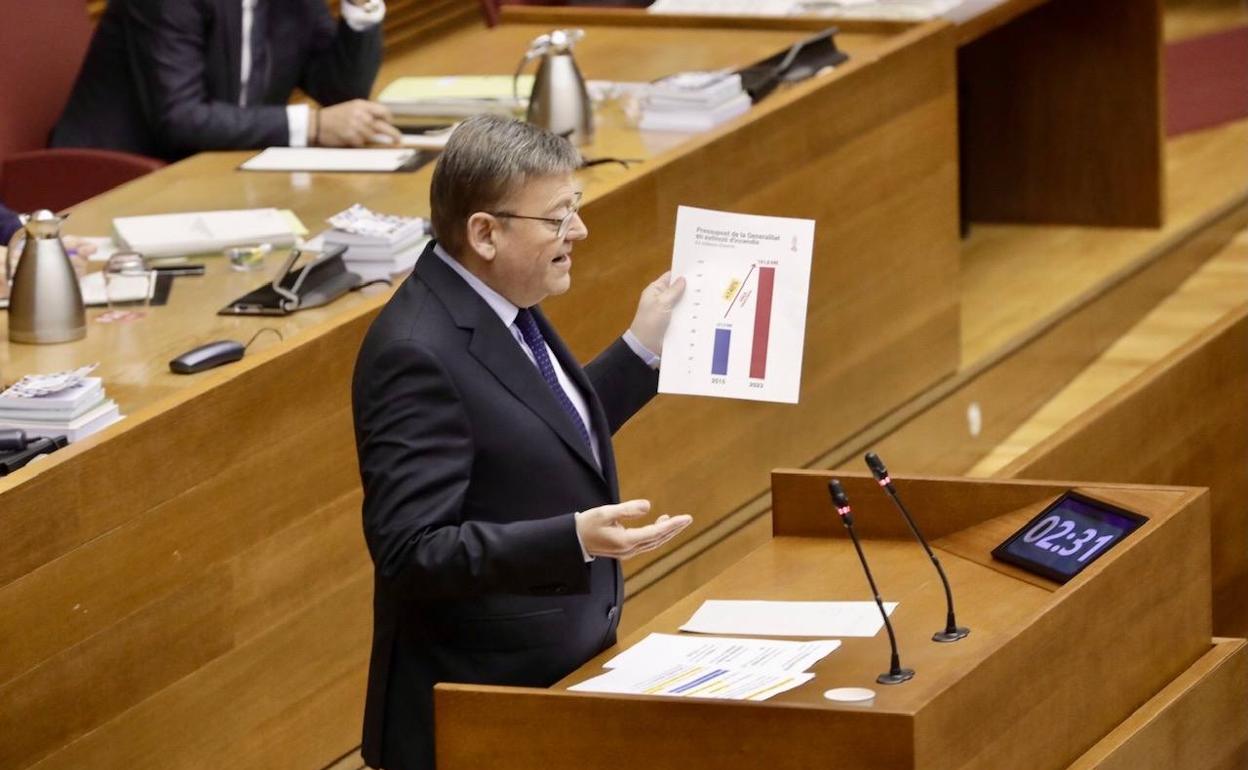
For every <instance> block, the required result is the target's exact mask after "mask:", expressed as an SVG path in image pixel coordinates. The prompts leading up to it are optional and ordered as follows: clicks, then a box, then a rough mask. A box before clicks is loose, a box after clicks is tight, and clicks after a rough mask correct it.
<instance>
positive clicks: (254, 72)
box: [51, 0, 400, 160]
mask: <svg viewBox="0 0 1248 770" xmlns="http://www.w3.org/2000/svg"><path fill="white" fill-rule="evenodd" d="M384 16H385V4H384V2H383V1H382V0H342V19H341V21H339V22H338V24H337V25H336V26H335V24H334V21H333V18H332V17H331V16H330V14H329V9H328V8H327V7H326V3H325V0H109V3H108V6H107V8H106V10H105V11H104V16H103V18H102V19H101V20H100V25H99V27H98V28H97V29H96V31H95V36H94V37H93V38H92V40H91V47H90V49H89V50H88V52H87V56H86V60H85V61H84V62H83V65H82V70H81V72H79V73H78V81H77V82H76V83H75V85H74V90H73V92H72V94H71V95H70V98H69V103H68V104H67V105H66V107H65V112H64V113H63V114H62V115H61V119H60V121H59V122H58V123H57V125H56V127H55V128H54V129H53V131H52V139H51V144H52V146H53V147H96V148H102V149H111V150H124V151H128V152H135V153H139V154H141V155H150V156H154V157H159V158H164V159H166V160H177V159H179V158H183V157H185V156H187V155H191V154H193V153H196V152H199V151H202V150H238V149H252V148H261V147H270V146H283V145H289V146H292V147H304V146H308V145H321V146H325V147H342V146H351V147H358V146H360V145H363V144H365V143H367V142H370V141H378V140H379V141H398V140H399V138H400V135H399V132H398V131H397V130H395V128H394V127H393V126H391V125H390V122H391V117H390V113H389V111H388V110H386V108H385V107H382V106H381V105H380V104H376V103H374V102H369V101H365V100H366V99H367V98H368V95H369V92H370V91H371V89H372V86H373V80H374V78H376V76H377V70H378V68H379V67H380V66H381V20H382V18H383V17H384ZM296 88H299V89H302V90H303V91H304V92H305V93H307V94H308V95H309V96H311V97H312V98H313V99H315V100H316V101H317V102H319V103H320V104H321V105H324V106H322V107H321V108H319V109H318V108H315V107H310V106H308V105H306V104H297V105H288V104H287V101H288V100H289V99H290V96H291V94H292V93H293V92H294V90H295V89H296Z"/></svg>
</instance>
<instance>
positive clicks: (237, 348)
mask: <svg viewBox="0 0 1248 770" xmlns="http://www.w3.org/2000/svg"><path fill="white" fill-rule="evenodd" d="M244 349H245V348H244V347H243V344H242V343H241V342H235V341H234V340H217V341H216V342H209V343H208V344H206V345H200V346H199V347H197V348H191V349H190V350H188V351H186V352H185V353H183V354H182V355H180V356H178V357H177V358H175V359H173V360H172V361H170V362H169V369H170V371H172V372H173V373H174V374H196V373H197V372H202V371H206V370H208V369H212V368H215V367H218V366H221V365H222V364H232V363H234V362H235V361H237V360H239V359H240V358H242V357H243V351H244Z"/></svg>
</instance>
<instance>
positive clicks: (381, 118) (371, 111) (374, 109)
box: [313, 99, 403, 147]
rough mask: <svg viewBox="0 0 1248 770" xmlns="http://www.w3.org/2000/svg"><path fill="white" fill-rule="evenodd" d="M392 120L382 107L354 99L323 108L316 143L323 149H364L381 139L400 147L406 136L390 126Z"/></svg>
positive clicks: (386, 110)
mask: <svg viewBox="0 0 1248 770" xmlns="http://www.w3.org/2000/svg"><path fill="white" fill-rule="evenodd" d="M393 120H394V118H393V116H391V115H390V110H388V109H386V108H385V107H383V106H382V105H380V104H378V103H376V102H370V101H367V100H364V99H352V100H351V101H349V102H343V103H342V104H335V105H334V106H332V107H322V108H321V111H320V113H319V115H318V117H317V128H316V132H315V136H314V137H313V140H314V143H315V144H317V145H319V146H321V147H363V146H364V145H366V144H370V143H373V142H375V141H378V140H379V139H380V140H383V141H384V140H389V142H390V143H391V144H396V145H397V144H398V143H399V142H400V141H401V140H402V139H403V135H402V134H401V133H399V130H398V129H397V128H395V127H394V126H392V125H391V123H392V122H393Z"/></svg>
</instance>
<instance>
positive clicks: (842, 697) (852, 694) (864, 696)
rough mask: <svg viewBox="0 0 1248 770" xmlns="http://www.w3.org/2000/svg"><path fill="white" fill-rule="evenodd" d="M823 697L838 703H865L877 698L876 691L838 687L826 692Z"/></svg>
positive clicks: (863, 688)
mask: <svg viewBox="0 0 1248 770" xmlns="http://www.w3.org/2000/svg"><path fill="white" fill-rule="evenodd" d="M823 697H825V698H827V699H828V700H834V701H836V702H838V703H863V702H865V701H869V700H873V699H874V698H875V690H868V689H867V688H865V687H837V688H835V689H832V690H828V691H827V692H825V693H824V694H823Z"/></svg>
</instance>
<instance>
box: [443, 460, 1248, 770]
mask: <svg viewBox="0 0 1248 770" xmlns="http://www.w3.org/2000/svg"><path fill="white" fill-rule="evenodd" d="M839 477H840V478H841V480H842V482H843V484H844V486H845V489H846V492H847V493H848V495H849V498H850V501H851V503H852V504H853V506H854V510H855V519H856V523H857V529H858V531H859V534H860V536H861V537H862V538H863V542H864V549H865V551H866V553H867V558H868V559H869V560H870V562H871V566H872V570H873V572H874V573H875V577H876V581H877V583H878V584H879V587H880V591H881V593H882V595H883V597H884V598H885V599H886V600H893V601H898V602H899V603H900V604H899V606H898V608H897V609H896V611H895V612H894V614H893V616H892V618H893V624H894V627H895V628H896V632H897V637H898V642H899V645H900V649H901V658H902V663H903V665H905V666H908V667H911V668H914V669H915V671H916V675H915V677H914V679H912V680H911V681H909V682H907V683H904V684H901V685H894V686H886V685H879V684H876V682H875V677H876V675H877V674H879V673H880V672H882V671H884V670H887V668H888V657H889V651H888V643H887V637H886V635H885V634H883V633H882V632H881V633H880V634H877V635H876V636H875V637H873V638H868V639H861V638H858V639H844V640H842V641H843V644H842V646H841V647H840V648H839V649H838V650H836V651H835V652H833V653H832V654H831V655H829V656H828V657H827V658H824V659H823V660H822V661H820V662H819V663H818V664H816V665H815V666H814V668H813V669H811V670H812V671H813V672H814V673H815V675H816V676H815V679H814V680H813V681H811V682H809V683H807V684H806V685H803V686H802V687H799V688H797V689H795V690H791V691H789V692H786V693H782V694H780V695H777V696H775V697H773V698H772V699H770V700H768V701H765V702H760V703H753V702H725V701H715V700H696V699H681V698H662V697H651V696H616V695H600V694H590V693H574V692H568V691H567V690H566V689H565V688H566V687H568V686H570V685H572V684H575V683H576V682H579V681H582V680H584V679H587V678H590V677H591V676H595V675H597V674H598V673H601V671H602V669H601V664H602V663H603V662H604V661H605V660H607V659H608V658H609V657H611V656H613V655H615V654H616V653H618V652H619V651H620V649H623V648H624V647H627V646H630V645H631V644H633V643H635V642H636V641H638V640H640V639H641V638H643V637H644V636H645V635H646V634H647V633H650V632H652V631H659V632H675V631H676V629H677V627H678V626H679V625H680V624H681V623H683V622H684V621H685V620H687V619H688V618H689V616H690V615H691V614H692V613H693V611H694V610H695V609H696V608H697V607H698V606H699V605H700V604H701V602H702V601H704V600H706V599H711V598H715V599H785V600H862V599H870V592H869V589H868V587H867V583H866V580H865V578H864V577H863V575H862V571H861V568H860V567H859V565H858V563H857V557H856V556H855V554H854V551H853V548H852V546H851V544H850V543H849V541H848V540H847V538H846V537H845V534H844V530H843V528H842V527H841V525H840V523H839V521H838V520H837V518H836V515H835V512H834V511H833V509H832V507H831V505H830V502H829V500H828V494H827V480H828V479H829V478H831V474H829V473H825V472H816V471H777V472H775V473H773V475H772V495H773V501H774V520H773V530H772V531H773V538H772V540H771V541H770V542H768V543H767V544H766V545H764V546H763V547H761V548H759V549H758V550H756V551H754V552H753V553H751V554H750V555H749V556H747V557H746V558H744V559H742V560H741V561H740V562H738V563H736V564H735V565H733V566H732V567H730V568H729V569H728V570H727V571H725V572H724V573H723V574H721V575H719V576H718V577H716V578H714V579H712V580H710V581H709V582H707V583H706V585H705V586H703V587H702V588H700V589H699V590H697V591H695V592H693V593H692V594H690V595H689V596H687V597H686V598H684V599H683V600H681V601H680V602H678V603H677V604H676V605H674V606H673V607H671V608H670V609H669V610H667V611H666V612H664V613H662V614H661V615H659V616H658V617H656V618H655V619H654V620H653V621H652V622H651V623H649V624H648V625H647V626H645V627H644V628H642V629H640V630H639V631H638V632H637V633H636V634H635V635H633V636H632V637H630V638H629V639H625V640H622V643H621V645H620V646H619V647H616V648H612V649H610V650H607V651H606V652H604V653H603V654H602V655H601V656H599V657H598V658H596V659H594V660H591V661H590V662H589V663H587V664H586V665H585V666H583V667H581V668H580V669H579V670H577V671H576V672H574V673H573V674H572V675H571V676H569V677H568V678H566V679H565V680H564V681H562V682H560V683H558V684H557V685H556V686H555V687H553V688H551V689H549V690H543V689H526V688H508V687H487V686H470V685H457V684H445V685H439V686H438V687H437V689H436V693H435V702H436V709H437V710H436V718H435V721H436V727H437V746H438V767H439V768H440V770H461V768H464V769H466V768H479V767H487V766H488V767H491V768H495V769H496V770H503V769H508V770H510V769H519V768H534V769H540V770H560V769H561V768H577V769H578V770H580V769H581V768H585V767H641V768H645V770H663V769H666V768H672V769H673V770H675V769H676V768H681V769H682V770H684V769H687V768H696V767H708V768H709V767H714V768H717V769H723V768H733V769H735V768H740V769H741V770H746V768H749V769H751V770H755V769H757V768H767V770H779V769H780V768H812V767H836V768H838V769H843V770H849V769H851V768H852V769H858V768H861V769H862V770H867V769H868V768H870V769H872V770H880V769H881V768H923V769H924V770H927V769H932V770H935V769H938V768H939V769H943V768H985V769H988V768H991V769H992V770H1002V769H1003V768H1027V769H1028V770H1043V769H1044V768H1063V767H1068V766H1071V765H1072V763H1073V764H1074V765H1075V766H1078V767H1123V768H1126V767H1130V768H1133V769H1134V770H1140V769H1141V768H1145V769H1147V768H1153V767H1155V768H1158V769H1159V770H1160V768H1174V767H1183V768H1185V769H1187V770H1191V769H1192V768H1232V767H1244V766H1245V765H1246V764H1248V699H1245V698H1244V693H1245V692H1248V652H1245V642H1244V641H1243V640H1238V639H1235V640H1213V639H1211V630H1210V629H1211V589H1210V572H1209V563H1210V556H1209V510H1208V494H1207V492H1206V490H1204V489H1196V488H1184V487H1164V488H1163V487H1145V486H1129V485H1108V484H1107V485H1097V486H1080V487H1078V488H1077V489H1078V491H1080V492H1082V493H1084V494H1085V495H1088V496H1090V497H1093V498H1097V499H1099V500H1103V501H1105V502H1107V503H1111V504H1113V505H1116V506H1118V507H1121V508H1126V509H1128V510H1133V511H1136V512H1138V513H1141V514H1143V515H1144V516H1146V517H1148V519H1149V521H1148V522H1147V523H1146V524H1145V525H1144V526H1143V527H1141V528H1140V529H1139V530H1137V531H1136V532H1135V533H1133V534H1131V535H1130V536H1128V537H1126V538H1125V539H1124V540H1122V541H1121V542H1119V543H1118V544H1117V545H1116V546H1115V547H1114V548H1113V549H1112V550H1110V551H1108V552H1106V553H1105V554H1103V555H1102V556H1101V557H1100V558H1099V559H1098V560H1097V561H1095V562H1094V563H1093V564H1092V565H1091V566H1089V567H1088V568H1086V569H1084V570H1083V572H1082V573H1080V574H1079V575H1077V576H1076V577H1075V578H1074V579H1072V580H1071V581H1070V582H1068V583H1066V584H1065V585H1058V584H1057V583H1053V582H1050V581H1048V580H1045V579H1043V578H1039V577H1036V576H1033V575H1031V574H1030V573H1027V572H1024V571H1022V570H1020V569H1016V568H1014V567H1012V566H1009V565H1006V564H1003V563H1001V562H996V561H994V560H993V559H992V558H991V556H990V552H991V550H992V548H993V547H994V546H995V545H997V544H998V543H1000V542H1001V541H1002V540H1004V539H1005V538H1006V537H1008V536H1009V535H1010V534H1011V533H1013V532H1015V531H1016V530H1017V529H1019V528H1020V527H1021V526H1022V525H1023V524H1024V523H1026V522H1027V521H1028V520H1029V519H1030V518H1031V517H1032V516H1034V515H1035V514H1037V513H1038V512H1040V511H1041V510H1042V509H1043V508H1044V507H1045V506H1047V505H1048V504H1049V503H1051V502H1053V501H1054V500H1055V499H1056V498H1057V497H1058V496H1059V495H1060V494H1062V493H1063V492H1065V491H1066V490H1067V489H1068V487H1066V486H1063V485H1059V484H1053V483H1044V482H1033V483H1027V482H994V481H978V480H965V479H912V480H903V479H899V480H896V485H897V488H898V491H899V493H900V494H901V496H902V498H903V500H904V501H906V502H907V505H908V506H909V507H910V509H911V511H912V512H913V514H914V515H915V517H916V519H917V520H918V521H919V523H920V525H921V526H922V527H923V528H924V530H925V533H926V534H927V536H928V538H929V539H931V540H932V541H933V547H934V548H935V550H936V551H937V553H938V556H939V557H940V559H941V562H942V564H943V565H944V567H945V570H946V572H947V573H948V575H949V579H950V582H951V583H952V585H953V590H954V594H955V599H956V601H957V609H958V620H959V622H960V623H961V624H963V625H967V626H970V628H971V634H970V636H968V637H967V638H965V639H963V640H961V641H959V642H955V643H952V644H939V643H936V642H933V641H931V635H932V633H933V632H934V631H937V630H940V629H941V628H943V627H944V617H945V602H944V596H943V591H942V589H941V585H940V582H939V580H938V579H937V577H936V574H935V571H934V570H933V568H932V566H931V564H930V563H929V562H928V560H927V558H926V556H925V555H924V553H923V551H922V549H921V548H920V547H919V546H918V545H917V544H916V543H915V542H914V541H913V540H912V539H911V537H910V535H909V532H908V531H907V530H906V528H905V523H904V521H903V520H902V518H901V517H900V515H899V514H898V513H897V511H896V510H895V509H894V508H893V507H892V505H891V503H890V502H889V501H888V499H887V498H886V496H885V495H884V494H883V492H882V491H881V490H879V489H878V487H877V486H876V484H875V481H874V480H873V479H871V478H870V477H866V476H861V475H852V474H839ZM843 686H854V687H869V688H871V689H873V690H875V691H876V693H877V694H876V697H875V699H874V701H872V702H871V703H869V704H867V705H858V706H855V705H844V704H834V703H832V702H831V701H828V700H825V699H824V698H823V693H824V691H825V690H827V689H829V688H833V687H843Z"/></svg>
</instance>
